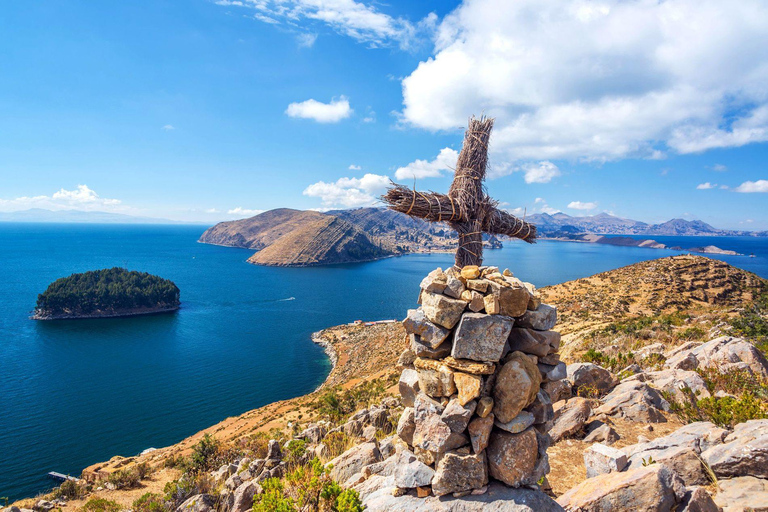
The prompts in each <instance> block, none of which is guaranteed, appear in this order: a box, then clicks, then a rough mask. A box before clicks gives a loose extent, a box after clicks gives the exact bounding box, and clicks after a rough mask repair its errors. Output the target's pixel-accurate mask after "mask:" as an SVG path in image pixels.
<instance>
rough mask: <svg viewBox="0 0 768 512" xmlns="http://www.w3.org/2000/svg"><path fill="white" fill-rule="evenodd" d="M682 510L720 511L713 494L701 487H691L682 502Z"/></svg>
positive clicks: (690, 511) (699, 511) (692, 511)
mask: <svg viewBox="0 0 768 512" xmlns="http://www.w3.org/2000/svg"><path fill="white" fill-rule="evenodd" d="M680 512H720V508H719V507H718V506H717V505H715V502H714V501H713V500H712V496H710V495H709V493H708V492H707V491H705V490H704V489H703V488H701V487H697V488H695V489H689V490H687V491H686V493H685V496H684V497H683V502H682V503H681V504H680Z"/></svg>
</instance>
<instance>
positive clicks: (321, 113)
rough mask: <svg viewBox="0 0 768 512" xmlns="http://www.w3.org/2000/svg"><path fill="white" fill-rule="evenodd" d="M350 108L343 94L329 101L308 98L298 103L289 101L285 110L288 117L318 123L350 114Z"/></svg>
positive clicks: (343, 117)
mask: <svg viewBox="0 0 768 512" xmlns="http://www.w3.org/2000/svg"><path fill="white" fill-rule="evenodd" d="M352 112H353V110H352V108H350V106H349V101H348V100H347V98H345V97H344V96H341V97H340V98H339V99H333V100H331V102H330V103H322V102H320V101H317V100H314V99H309V100H306V101H302V102H299V103H291V104H290V105H288V108H287V109H286V110H285V113H286V114H287V115H288V116H289V117H298V118H302V119H313V120H315V121H317V122H318V123H337V122H339V121H341V120H342V119H346V118H348V117H349V116H351V115H352Z"/></svg>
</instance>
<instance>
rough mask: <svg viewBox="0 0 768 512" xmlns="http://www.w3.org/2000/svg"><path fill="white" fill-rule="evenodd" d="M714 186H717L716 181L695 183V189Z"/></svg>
mask: <svg viewBox="0 0 768 512" xmlns="http://www.w3.org/2000/svg"><path fill="white" fill-rule="evenodd" d="M715 187H717V183H715V184H714V185H713V184H712V183H710V182H708V181H707V182H706V183H700V184H698V185H696V190H709V189H711V188H715Z"/></svg>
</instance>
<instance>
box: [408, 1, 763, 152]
mask: <svg viewBox="0 0 768 512" xmlns="http://www.w3.org/2000/svg"><path fill="white" fill-rule="evenodd" d="M766 19H768V3H766V2H764V1H762V0H733V1H731V2H728V3H723V2H722V1H721V0H666V1H663V2H657V1H651V0H629V1H626V0H601V1H599V2H598V1H594V2H588V1H585V0H571V1H567V2H564V1H561V0H516V1H514V2H510V1H508V0H466V1H464V2H463V3H462V5H461V6H459V7H458V8H457V9H456V10H454V11H453V12H452V13H450V14H449V15H447V16H446V17H445V18H444V19H443V21H442V22H441V23H440V25H439V27H438V30H437V34H436V42H435V48H434V56H433V57H431V58H429V59H427V60H425V61H423V62H421V63H420V64H419V65H418V67H417V68H416V69H415V70H414V71H413V72H412V73H411V74H410V76H408V77H406V78H405V79H404V80H403V82H402V85H403V103H404V109H403V112H402V120H403V121H404V122H406V123H409V124H411V125H413V126H417V127H422V128H426V129H430V130H445V129H447V130H450V129H455V128H460V127H463V126H464V125H465V123H466V119H467V117H468V116H469V115H471V114H475V113H480V112H483V111H484V112H485V113H487V114H488V115H491V116H494V117H496V120H497V124H496V131H495V135H494V139H493V145H492V148H491V149H492V152H493V155H492V157H494V160H495V161H496V162H497V163H499V162H504V161H507V162H513V161H526V160H544V159H558V158H577V159H583V160H597V161H605V160H616V159H621V158H625V157H646V158H659V157H663V154H664V153H665V152H669V151H673V152H678V153H692V152H699V151H704V150H707V149H709V148H718V147H733V146H741V145H744V144H749V143H752V142H759V141H766V140H768V89H766V88H765V85H764V84H765V83H768V52H765V51H764V48H766V47H768V23H765V22H764V20H766ZM575 41H577V42H578V44H574V42H575Z"/></svg>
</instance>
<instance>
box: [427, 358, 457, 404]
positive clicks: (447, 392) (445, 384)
mask: <svg viewBox="0 0 768 512" xmlns="http://www.w3.org/2000/svg"><path fill="white" fill-rule="evenodd" d="M418 372H419V390H420V391H421V392H422V393H426V394H427V395H429V396H431V397H433V398H439V397H443V396H451V395H452V394H454V393H455V392H456V384H455V383H454V382H453V371H452V370H450V369H449V368H448V367H447V366H444V367H442V368H440V369H439V370H427V369H420V370H418Z"/></svg>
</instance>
